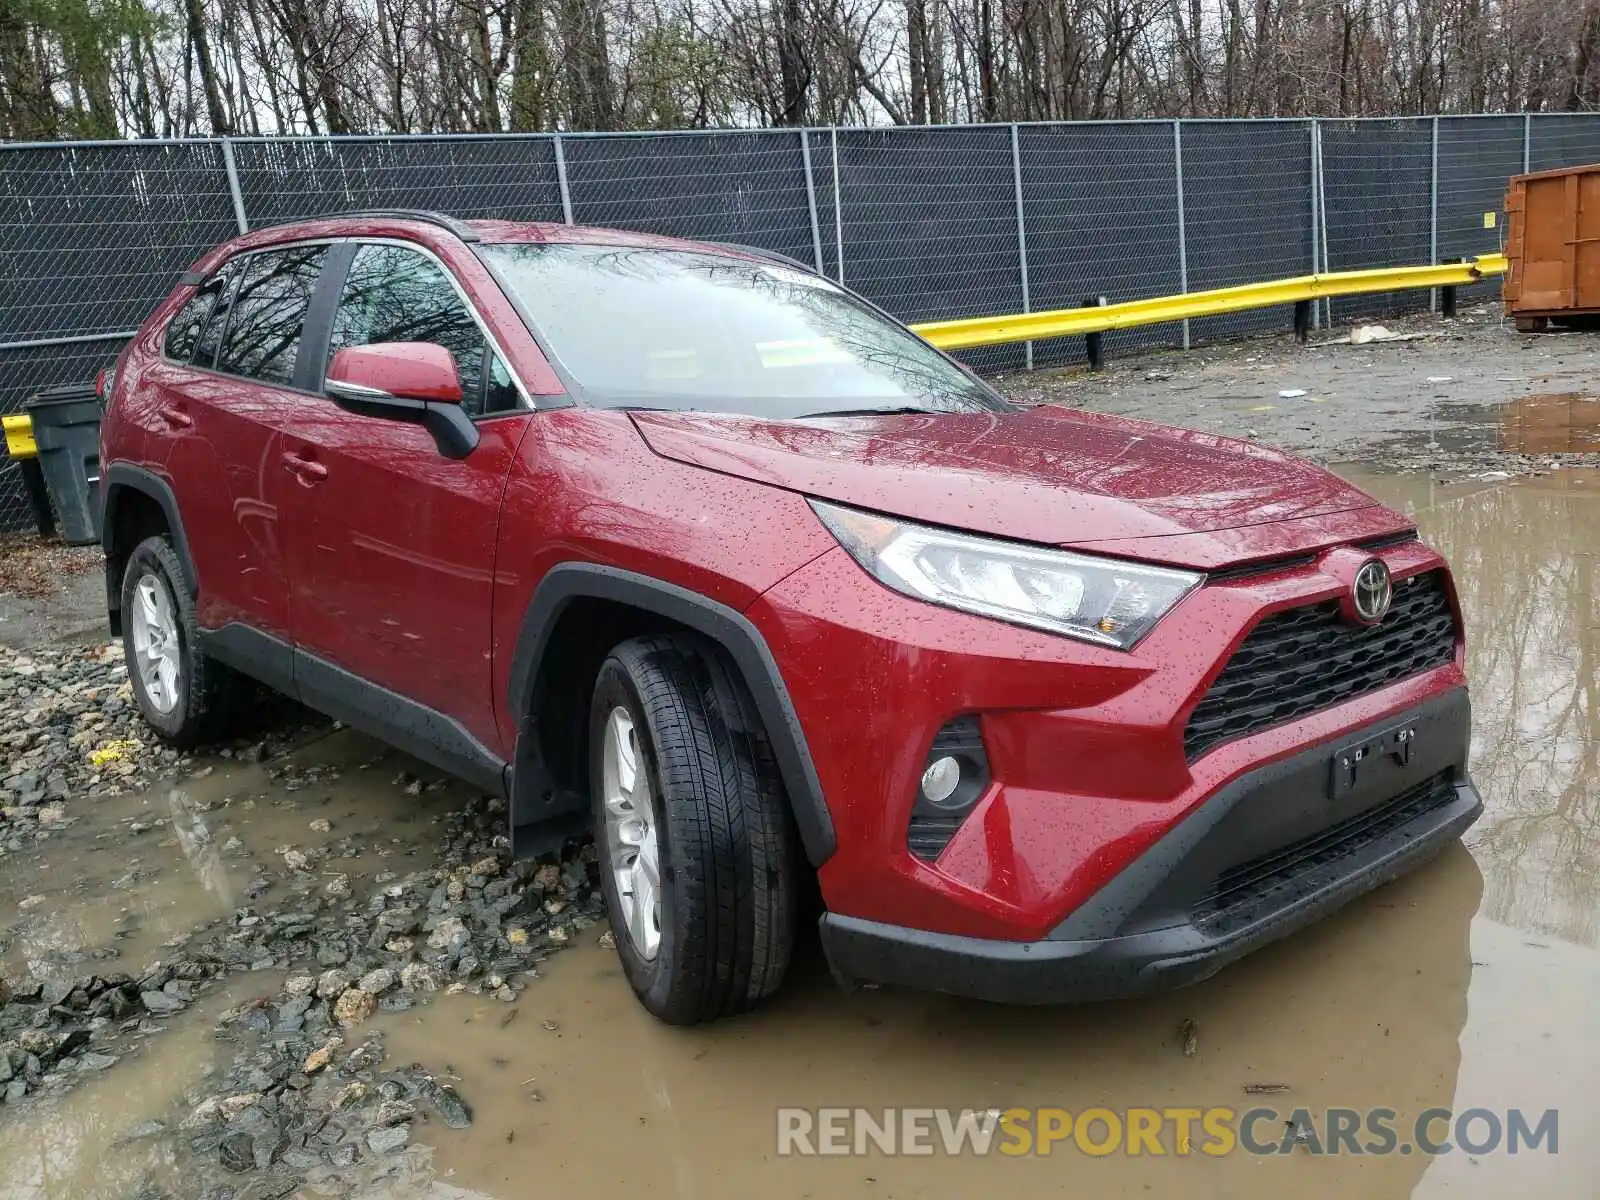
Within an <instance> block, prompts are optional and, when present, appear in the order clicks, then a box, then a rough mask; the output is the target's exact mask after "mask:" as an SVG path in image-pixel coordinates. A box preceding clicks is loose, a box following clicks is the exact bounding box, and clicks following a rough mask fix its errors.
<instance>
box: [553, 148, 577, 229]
mask: <svg viewBox="0 0 1600 1200" xmlns="http://www.w3.org/2000/svg"><path fill="white" fill-rule="evenodd" d="M553 140H554V142H555V146H556V186H557V187H559V188H560V189H561V219H562V220H563V221H565V222H566V223H567V224H568V225H571V224H572V223H573V221H572V191H571V189H570V188H569V187H568V186H567V152H566V149H565V148H564V147H563V146H562V144H561V135H560V134H559V133H558V134H556V135H555V137H554V139H553Z"/></svg>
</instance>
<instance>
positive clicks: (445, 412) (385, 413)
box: [322, 342, 478, 458]
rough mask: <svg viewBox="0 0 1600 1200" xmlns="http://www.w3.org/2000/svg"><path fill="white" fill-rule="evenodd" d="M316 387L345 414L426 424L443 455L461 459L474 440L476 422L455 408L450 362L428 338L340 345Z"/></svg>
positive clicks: (455, 380)
mask: <svg viewBox="0 0 1600 1200" xmlns="http://www.w3.org/2000/svg"><path fill="white" fill-rule="evenodd" d="M322 386H323V388H324V390H325V391H326V392H327V393H328V397H329V398H330V399H331V400H332V401H333V402H334V403H335V404H337V405H338V406H339V407H340V408H343V409H346V410H348V411H350V412H353V413H357V414H359V415H361V416H364V417H377V418H379V419H381V420H389V421H410V422H412V423H414V424H417V425H423V426H426V427H427V430H428V432H429V433H431V434H433V440H434V443H435V444H436V445H437V446H438V447H439V453H440V454H443V455H445V456H446V457H447V458H465V457H466V456H467V455H468V454H471V453H472V451H473V449H474V447H476V446H477V444H478V429H477V426H475V425H474V424H473V423H472V419H471V418H470V417H468V416H467V414H466V413H465V412H463V411H462V408H461V398H462V397H461V373H460V372H459V371H457V370H456V360H455V359H454V358H452V357H451V356H450V351H448V350H446V349H445V348H444V347H443V346H440V345H437V344H436V343H434V342H374V343H373V344H372V345H370V346H346V347H345V348H344V349H343V350H340V351H337V352H336V353H335V354H334V356H333V361H332V362H330V363H329V364H328V372H327V375H326V377H325V378H324V380H323V384H322Z"/></svg>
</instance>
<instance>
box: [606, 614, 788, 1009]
mask: <svg viewBox="0 0 1600 1200" xmlns="http://www.w3.org/2000/svg"><path fill="white" fill-rule="evenodd" d="M589 767H590V769H589V779H590V791H591V795H592V797H593V805H594V820H595V838H596V842H597V845H598V849H599V853H600V866H601V871H600V876H601V886H602V888H603V890H604V893H605V900H606V911H607V914H608V916H609V917H610V919H611V926H612V929H613V930H614V933H615V937H616V942H617V953H618V955H619V956H620V958H621V959H622V965H623V969H624V971H625V972H626V974H627V976H628V982H629V983H630V984H631V985H632V986H633V989H634V992H635V993H636V994H637V995H638V997H639V1000H640V1002H641V1003H643V1005H644V1006H645V1008H647V1009H649V1010H650V1012H652V1013H654V1014H655V1015H656V1016H657V1017H660V1018H661V1019H662V1020H664V1021H667V1022H670V1023H672V1024H675V1025H688V1024H693V1023H695V1022H698V1021H706V1020H711V1019H714V1018H717V1017H724V1016H729V1015H731V1014H733V1013H737V1012H740V1011H743V1010H744V1009H746V1008H748V1007H749V1006H750V1005H752V1004H754V1003H755V1002H756V1001H758V1000H760V999H762V998H763V997H765V996H768V995H770V994H771V993H772V992H774V991H775V990H777V987H778V985H779V983H781V982H782V980H783V975H784V972H785V970H786V969H787V967H788V965H789V955H790V951H791V949H792V947H793V944H794V929H795V908H796V903H795V902H796V899H797V890H798V883H799V879H798V875H799V864H798V856H797V849H796V838H795V833H794V829H793V826H792V824H791V821H790V818H789V812H788V807H787V804H786V802H785V799H784V794H783V786H782V783H781V781H780V779H779V776H778V772H777V767H776V765H775V764H774V762H773V758H772V752H771V749H770V747H769V746H768V743H767V739H766V736H765V734H764V732H763V731H762V728H761V724H760V721H759V719H758V718H757V717H756V714H755V707H754V704H753V703H752V702H751V699H750V696H749V694H748V692H747V691H746V690H745V687H744V684H743V681H742V680H741V679H740V678H739V677H738V676H737V674H736V673H735V672H734V671H733V670H732V668H731V667H730V666H729V664H728V663H727V661H726V660H725V659H724V657H723V656H722V654H721V652H720V651H719V650H718V649H717V648H716V647H715V646H714V645H712V644H709V643H706V642H703V641H701V640H700V639H698V638H694V637H691V636H687V635H670V636H658V637H645V638H635V639H633V640H631V641H627V642H624V643H622V645H620V646H618V647H617V648H616V649H615V650H613V651H612V652H611V654H610V656H609V657H608V658H607V659H606V660H605V662H604V663H603V664H602V665H601V668H600V673H599V677H598V679H597V680H596V682H595V690H594V697H593V701H592V703H591V705H590V711H589Z"/></svg>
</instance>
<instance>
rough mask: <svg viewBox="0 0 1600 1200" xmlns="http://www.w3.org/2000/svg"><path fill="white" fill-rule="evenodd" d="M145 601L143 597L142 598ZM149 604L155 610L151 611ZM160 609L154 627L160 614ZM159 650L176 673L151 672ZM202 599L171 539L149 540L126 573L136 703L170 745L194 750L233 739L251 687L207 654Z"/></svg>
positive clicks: (126, 643)
mask: <svg viewBox="0 0 1600 1200" xmlns="http://www.w3.org/2000/svg"><path fill="white" fill-rule="evenodd" d="M141 593H142V594H141ZM147 600H148V601H149V605H147V603H146V602H147ZM150 605H153V606H154V619H152V608H151V607H150ZM158 626H159V627H161V631H160V632H159V634H158V635H157V636H156V637H155V644H157V645H159V646H160V647H161V648H162V649H163V650H164V651H167V652H169V653H170V657H169V656H168V653H163V654H161V655H160V656H159V657H161V658H162V659H164V660H166V661H168V662H170V664H171V670H170V671H167V670H161V669H157V670H155V671H154V672H153V673H152V672H150V671H147V670H146V667H147V666H149V665H150V664H151V662H152V658H153V657H155V656H153V655H152V654H150V653H149V652H148V648H149V647H150V646H151V645H152V631H153V630H155V629H156V628H157V627H158ZM199 647H200V640H199V626H198V625H197V624H196V623H195V611H194V599H193V598H192V597H191V596H190V594H189V588H188V581H187V577H186V576H185V574H184V571H183V564H182V563H181V562H180V561H179V560H178V556H177V555H176V554H175V553H173V550H172V546H171V545H170V544H169V543H168V542H167V539H166V538H164V537H148V538H146V539H145V540H144V541H142V542H140V543H139V544H138V545H137V546H135V547H134V549H133V553H132V554H130V555H128V563H127V566H126V567H125V568H124V569H123V572H122V652H123V656H124V658H125V659H126V661H127V664H128V679H129V681H130V682H131V683H132V685H133V698H134V702H135V703H136V704H137V705H138V706H139V714H140V715H141V716H142V717H143V718H144V720H145V723H146V724H147V725H149V726H150V728H152V729H154V730H155V731H156V733H157V734H159V735H160V736H161V738H162V740H163V741H166V742H169V743H171V744H172V745H174V746H177V747H179V748H180V749H189V748H190V747H193V746H196V745H199V744H201V743H203V742H208V741H213V740H215V739H216V738H218V737H221V736H222V735H223V734H225V733H226V732H227V731H228V729H229V728H230V727H231V725H232V721H233V717H234V715H235V713H236V712H237V711H238V710H239V708H240V704H239V700H240V696H241V693H242V692H243V691H244V690H245V689H246V681H245V679H244V678H243V677H242V676H240V675H238V674H236V673H235V672H234V671H232V670H230V669H229V668H228V667H225V666H223V665H222V664H221V663H219V662H217V661H215V660H214V659H211V658H207V657H206V655H205V654H204V652H202V651H201V650H200V648H199Z"/></svg>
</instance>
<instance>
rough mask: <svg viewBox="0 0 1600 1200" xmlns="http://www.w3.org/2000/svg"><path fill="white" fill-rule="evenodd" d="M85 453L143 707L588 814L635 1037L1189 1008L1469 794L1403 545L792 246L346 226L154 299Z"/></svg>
mask: <svg viewBox="0 0 1600 1200" xmlns="http://www.w3.org/2000/svg"><path fill="white" fill-rule="evenodd" d="M107 392H108V401H107V408H106V414H105V420H104V423H103V426H102V458H101V461H102V463H103V464H104V465H103V470H102V484H101V486H102V487H103V489H104V502H105V522H104V529H105V552H106V575H107V584H108V600H109V607H110V618H111V626H112V629H113V631H114V632H115V633H116V634H118V635H120V637H121V638H122V639H123V642H124V645H125V647H126V653H127V662H128V668H129V673H130V676H131V679H132V684H133V688H134V693H135V696H136V698H137V702H138V705H139V708H140V710H141V712H142V713H143V715H144V718H145V719H146V721H148V722H149V724H150V725H151V726H152V727H153V728H154V729H155V730H156V731H157V732H158V733H159V734H160V735H161V736H162V737H164V738H166V739H168V740H169V741H171V742H172V743H174V744H176V745H180V746H183V745H193V744H195V743H197V742H200V741H201V740H203V739H205V738H207V737H210V736H213V735H214V734H215V733H217V732H218V731H219V729H220V728H221V726H222V723H223V722H224V721H226V720H227V719H228V718H229V715H230V712H233V711H236V710H237V708H238V706H239V704H240V701H241V697H242V696H243V695H244V694H245V693H244V692H243V691H242V690H241V684H242V683H243V682H244V681H245V678H246V677H248V678H250V679H253V680H256V681H260V682H264V683H265V684H268V685H270V686H271V687H274V688H277V689H280V690H282V691H284V692H286V693H288V694H289V695H291V696H294V697H297V698H298V699H299V700H301V701H302V702H304V703H305V704H307V705H309V706H311V707H313V708H315V709H319V710H321V711H323V712H325V713H327V714H329V715H331V716H333V717H335V718H338V719H340V720H343V721H345V722H347V723H348V724H350V725H352V726H354V727H357V728H359V729H362V730H366V731H368V732H370V733H372V734H374V735H376V736H378V737H380V738H384V739H387V740H389V741H390V742H393V743H394V744H395V745H397V746H400V747H402V748H403V749H405V750H406V751H408V752H409V753H411V754H413V755H415V756H417V757H418V758H420V759H423V760H426V761H427V762H430V763H432V764H434V765H436V766H437V767H439V768H442V769H444V770H446V771H448V772H451V773H454V774H455V775H458V776H460V777H461V778H463V779H465V780H467V781H469V782H470V783H472V784H474V785H476V786H478V787H481V788H483V789H485V790H487V791H489V792H491V793H493V794H496V795H499V796H502V797H504V798H505V799H506V800H507V801H508V807H509V812H510V819H511V825H512V839H513V845H514V847H515V848H517V849H519V850H525V849H526V848H527V847H529V846H530V845H533V844H534V843H535V842H536V840H537V839H538V837H539V836H540V831H541V830H544V831H548V830H550V829H552V828H556V827H559V826H561V825H562V824H563V822H565V823H566V824H568V825H570V824H572V823H573V820H574V818H575V817H577V818H581V820H582V821H583V823H585V824H587V825H588V826H589V827H591V828H592V830H593V833H594V837H595V839H596V844H597V853H598V857H599V864H600V878H601V884H602V887H603V890H604V894H605V902H606V907H607V912H608V915H609V917H610V920H611V923H612V926H613V928H614V929H615V931H616V942H617V952H618V954H619V955H620V956H621V959H622V963H623V966H624V968H625V971H626V974H627V977H628V979H629V981H630V983H631V984H632V986H633V988H634V989H635V991H636V992H637V993H638V995H639V998H640V1000H641V1001H642V1002H643V1004H644V1005H645V1007H646V1008H648V1009H649V1010H650V1011H651V1012H652V1013H654V1014H656V1015H657V1016H659V1017H661V1018H663V1019H664V1020H667V1021H671V1022H692V1021H699V1020H704V1019H708V1018H714V1017H719V1016H723V1015H726V1014H730V1013H734V1012H737V1011H739V1010H741V1009H744V1008H746V1007H748V1006H749V1005H751V1004H752V1003H754V1002H756V1001H758V1000H760V999H761V998H762V997H764V996H767V995H768V994H770V993H771V992H772V991H773V990H774V989H775V988H777V987H778V986H779V984H780V982H781V981H782V979H783V976H784V972H785V969H786V967H787V965H788V963H789V959H790V952H791V948H792V947H793V945H794V943H795V940H796V937H797V936H798V933H799V922H800V921H801V919H802V917H801V914H802V912H805V911H814V904H813V905H809V906H808V905H806V904H804V903H803V901H802V897H804V896H806V895H807V894H808V893H809V892H810V891H811V888H810V884H809V878H808V877H814V878H815V880H816V884H817V890H819V891H820V894H821V899H822V908H823V912H822V914H821V916H820V932H821V939H822V945H823V947H824V950H825V953H826V955H827V958H828V961H829V963H830V965H831V967H832V969H833V972H834V974H835V975H836V976H837V977H838V978H839V979H840V980H841V981H842V982H844V983H847V984H849V983H857V982H862V981H873V982H885V983H892V984H902V985H911V986H916V987H921V988H931V989H937V990H940V991H946V992H952V993H957V994H965V995H969V996H976V997H982V998H986V999H991V1000H999V1001H1017V1002H1049V1001H1058V1000H1078V999H1092V998H1103V997H1114V996H1123V995H1129V994H1132V993H1136V992H1141V991H1144V990H1148V989H1151V988H1155V987H1160V986H1171V985H1177V984H1184V983H1190V982H1193V981H1196V980H1199V979H1203V978H1205V977H1207V976H1209V975H1211V974H1212V973H1213V972H1215V971H1217V970H1218V969H1219V968H1220V967H1222V966H1223V965H1224V964H1225V963H1227V962H1229V961H1230V960H1232V959H1234V958H1237V957H1238V956H1239V955H1241V954H1244V953H1246V952H1247V951H1249V950H1251V949H1253V948H1255V947H1258V946H1260V945H1262V944H1263V943H1265V942H1268V941H1270V940H1272V939H1275V938H1279V937H1282V936H1284V935H1286V934H1288V933H1290V932H1292V931H1294V930H1296V929H1298V928H1301V927H1303V926H1304V925H1306V924H1307V923H1308V922H1310V921H1312V920H1313V919H1315V918H1317V917H1319V916H1322V915H1323V914H1326V913H1328V912H1329V911H1331V910H1333V909H1334V908H1336V907H1338V906H1339V905H1342V904H1344V903H1345V902H1347V901H1349V900H1350V899H1352V898H1353V897H1355V896H1357V895H1359V894H1361V893H1363V892H1366V891H1367V890H1369V889H1371V888H1373V887H1375V886H1377V885H1378V884H1380V883H1381V882H1383V881H1385V880H1388V879H1390V878H1393V877H1394V876H1396V875H1399V874H1400V873H1402V872H1404V871H1406V870H1409V869H1410V868H1412V867H1414V866H1416V865H1417V864H1418V863H1420V862H1421V861H1422V860H1424V859H1425V858H1426V857H1428V856H1429V855H1431V854H1434V853H1436V852H1437V851H1438V850H1439V849H1440V848H1441V847H1442V846H1444V845H1446V844H1448V843H1449V842H1450V841H1452V840H1453V839H1456V838H1458V837H1459V836H1460V834H1461V833H1462V831H1463V830H1464V829H1465V828H1466V827H1467V826H1468V825H1470V824H1471V822H1472V821H1473V820H1474V819H1475V817H1476V816H1477V814H1478V812H1479V810H1480V808H1481V803H1480V801H1479V798H1478V796H1477V794H1476V792H1475V791H1474V789H1473V787H1472V784H1471V783H1470V781H1469V780H1468V777H1467V774H1466V767H1465V764H1466V756H1467V742H1468V724H1469V710H1468V700H1467V689H1466V679H1465V675H1464V673H1463V643H1462V631H1461V620H1460V613H1459V608H1458V605H1457V601H1456V597H1455V593H1454V588H1453V586H1452V582H1451V577H1450V573H1449V571H1448V569H1447V568H1446V566H1445V563H1444V562H1443V561H1442V560H1441V559H1440V557H1439V555H1438V554H1437V553H1435V552H1434V551H1433V550H1432V549H1430V548H1429V547H1428V546H1427V545H1425V544H1424V543H1423V542H1421V541H1419V540H1418V537H1417V534H1416V531H1415V529H1414V528H1413V526H1412V524H1411V522H1410V521H1409V520H1407V519H1406V518H1405V517H1403V516H1401V515H1399V514H1397V513H1395V512H1392V511H1390V510H1389V509H1387V508H1384V507H1382V506H1381V505H1379V504H1377V503H1376V502H1374V501H1373V500H1372V499H1371V498H1370V497H1368V496H1367V495H1365V494H1364V493H1362V492H1361V491H1359V490H1357V489H1356V488H1354V487H1352V486H1351V485H1350V484H1348V483H1345V482H1343V481H1342V480H1340V479H1338V478H1336V477H1335V476H1333V475H1331V474H1329V473H1327V472H1325V471H1323V470H1320V469H1318V468H1316V467H1313V466H1310V465H1308V464H1306V463H1303V462H1300V461H1298V460H1296V459H1294V458H1291V457H1289V456H1286V455H1284V454H1281V453H1277V452H1275V451H1273V450H1269V449H1266V448H1264V447H1261V446H1257V445H1252V444H1250V443H1248V442H1243V441H1234V440H1231V439H1228V438H1223V437H1217V436H1213V435H1210V434H1202V433H1194V432H1188V431H1184V430H1178V429H1168V428H1163V427H1160V426H1157V425H1153V424H1148V423H1145V422H1142V421H1133V420H1126V419H1122V418H1115V417H1109V416H1101V415H1096V414H1093V413H1087V412H1077V411H1072V410H1069V409H1065V408H1058V407H1040V408H1033V409H1023V408H1018V407H1016V406H1014V405H1013V404H1011V403H1009V402H1007V401H1006V400H1005V399H1003V398H1002V397H1001V396H1000V395H998V394H997V393H996V392H995V391H993V390H992V389H991V388H990V387H989V386H988V385H987V384H985V383H984V382H982V381H981V380H980V379H978V378H977V377H975V376H974V375H972V374H971V373H970V372H968V371H967V370H966V369H965V368H963V367H962V366H960V365H958V364H957V363H955V362H953V361H952V360H950V359H948V358H946V357H945V356H944V355H942V354H941V353H939V352H938V351H937V350H935V349H933V348H932V347H930V346H929V345H928V344H926V343H925V342H923V341H922V340H920V339H919V338H917V337H916V336H915V335H913V334H912V333H910V332H908V331H907V330H906V329H905V328H904V327H903V326H901V325H899V324H898V323H896V322H895V321H893V320H891V319H890V318H888V317H887V316H885V315H884V314H883V313H882V312H880V311H879V310H877V309H876V308H874V307H873V306H872V305H871V304H869V303H867V302H866V301H864V300H863V299H861V298H860V297H859V296H856V295H853V294H852V293H851V292H850V291H848V290H847V289H845V288H843V287H841V286H839V285H837V284H835V283H833V282H830V281H829V280H827V279H825V278H823V277H821V276H820V275H818V274H817V273H815V272H813V271H811V270H810V269H808V268H806V267H804V266H803V265H801V264H799V263H796V262H794V261H792V260H787V259H784V258H782V257H781V256H775V255H769V254H767V253H765V252H762V251H758V250H750V249H745V248H740V247H732V246H727V245H720V244H706V243H694V242H686V241H678V240H673V239H667V238H660V237H651V236H644V235H640V234H633V233H621V232H616V231H611V230H603V229H590V228H583V227H572V226H559V225H542V224H512V223H505V222H495V221H470V222H467V221H459V220H455V219H453V218H449V217H444V216H440V215H437V214H425V213H405V212H380V213H360V214H351V215H346V216H340V217H337V218H332V219H324V220H314V221H306V222H302V223H298V224H293V225H287V226H282V227H277V228H271V229H264V230H261V231H258V232H254V233H250V234H247V235H244V236H241V237H238V238H236V239H234V240H232V241H229V242H227V243H226V244H224V245H222V246H219V247H217V248H216V249H215V250H213V251H212V252H210V253H209V254H207V255H205V257H203V258H202V259H201V260H200V261H199V262H197V263H196V264H195V265H194V267H193V269H192V270H190V271H189V272H187V273H186V274H185V275H184V276H183V278H182V279H181V281H180V282H179V284H178V286H177V288H176V289H175V290H174V291H173V292H172V294H171V295H170V296H169V297H168V298H167V299H166V301H165V302H164V303H162V304H161V305H160V306H159V307H158V308H157V309H156V311H155V312H154V313H153V314H152V315H151V316H150V318H149V319H148V320H147V321H146V322H145V323H144V325H143V327H142V328H141V329H140V330H139V332H138V334H137V336H135V337H134V338H133V339H132V341H131V343H130V344H129V345H128V347H127V348H126V350H125V351H124V352H123V354H122V356H121V358H120V360H119V362H118V364H117V367H116V370H115V373H114V375H113V377H112V378H111V381H110V383H109V384H108V385H107Z"/></svg>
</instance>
